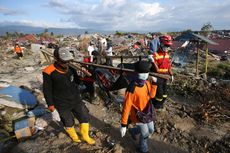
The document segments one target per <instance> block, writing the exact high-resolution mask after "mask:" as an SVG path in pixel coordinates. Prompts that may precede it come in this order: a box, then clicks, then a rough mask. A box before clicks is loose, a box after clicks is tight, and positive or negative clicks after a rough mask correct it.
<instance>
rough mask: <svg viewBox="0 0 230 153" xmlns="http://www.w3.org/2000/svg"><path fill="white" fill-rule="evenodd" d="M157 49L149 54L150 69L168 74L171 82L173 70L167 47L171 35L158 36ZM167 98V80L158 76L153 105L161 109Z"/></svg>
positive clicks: (170, 41) (169, 43)
mask: <svg viewBox="0 0 230 153" xmlns="http://www.w3.org/2000/svg"><path fill="white" fill-rule="evenodd" d="M159 42H160V44H159V46H158V50H157V51H156V52H154V53H153V54H152V55H150V56H149V59H150V61H151V62H152V71H154V72H157V73H160V74H168V75H170V76H171V82H173V80H174V77H173V72H172V69H171V63H170V55H169V53H168V50H169V47H170V46H171V45H172V37H171V36H169V35H163V36H160V37H159ZM166 99H167V80H166V79H162V78H158V80H157V93H156V97H155V99H154V100H153V105H154V107H155V108H156V109H162V108H163V105H164V102H165V100H166Z"/></svg>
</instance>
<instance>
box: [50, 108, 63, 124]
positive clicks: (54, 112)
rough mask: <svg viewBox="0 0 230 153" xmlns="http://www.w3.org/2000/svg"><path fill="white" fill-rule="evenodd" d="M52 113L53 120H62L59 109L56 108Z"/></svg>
mask: <svg viewBox="0 0 230 153" xmlns="http://www.w3.org/2000/svg"><path fill="white" fill-rule="evenodd" d="M51 114H52V120H53V121H58V122H60V121H61V118H60V116H59V113H58V111H57V110H56V109H55V110H54V111H53V112H52V113H51Z"/></svg>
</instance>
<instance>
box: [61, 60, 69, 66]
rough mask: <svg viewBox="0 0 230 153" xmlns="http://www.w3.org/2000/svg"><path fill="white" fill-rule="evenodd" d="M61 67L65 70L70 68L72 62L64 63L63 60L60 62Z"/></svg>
mask: <svg viewBox="0 0 230 153" xmlns="http://www.w3.org/2000/svg"><path fill="white" fill-rule="evenodd" d="M58 63H59V65H60V66H61V67H63V68H68V66H69V65H68V64H69V63H70V61H62V60H60V61H59V62H58Z"/></svg>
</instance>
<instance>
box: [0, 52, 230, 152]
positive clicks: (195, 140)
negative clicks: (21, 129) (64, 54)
mask: <svg viewBox="0 0 230 153" xmlns="http://www.w3.org/2000/svg"><path fill="white" fill-rule="evenodd" d="M1 59H2V60H1V61H0V73H1V75H0V80H1V81H2V82H8V83H10V84H11V85H15V86H22V85H23V86H26V87H28V88H29V89H31V90H33V91H36V92H37V93H38V94H37V95H39V96H38V100H39V103H40V104H44V101H43V100H42V96H41V94H40V93H39V91H41V85H42V75H41V73H42V69H43V68H44V65H41V64H40V63H39V56H38V55H34V54H32V53H26V56H25V57H24V59H23V60H18V59H17V58H16V57H15V55H13V54H12V53H10V52H9V53H7V54H5V55H4V57H1ZM177 81H180V78H179V76H178V78H176V81H175V82H177ZM228 87H229V86H228ZM209 88H210V90H211V89H212V87H208V89H209ZM213 89H214V88H213ZM215 89H219V88H215ZM228 91H230V90H228ZM123 92H124V91H118V93H119V94H120V95H122V93H123ZM215 92H218V91H217V90H216V91H215V90H214V92H212V93H213V94H215ZM99 95H100V94H99ZM114 95H117V93H115V94H114ZM202 96H203V95H202V94H200V95H198V94H197V93H194V95H190V96H187V95H185V94H180V93H177V92H176V91H174V89H173V88H171V90H170V95H169V99H168V100H167V103H166V106H165V110H163V111H161V112H157V117H158V118H157V122H156V124H155V132H154V134H153V135H152V136H151V138H150V139H149V142H148V144H149V147H150V152H151V153H153V152H156V153H191V152H192V153H201V152H206V153H208V152H209V153H227V152H230V133H229V131H230V120H229V116H230V113H229V111H230V110H229V105H230V104H229V101H226V100H225V101H223V102H220V101H218V102H216V101H213V102H212V103H211V102H210V105H211V104H213V103H214V104H213V105H211V107H212V106H215V107H218V108H219V107H220V106H221V109H218V110H219V111H221V113H220V112H216V114H219V115H220V116H217V117H216V116H213V114H212V116H211V115H210V117H209V116H208V115H207V114H209V110H210V109H209V108H208V107H206V106H208V104H207V103H202V101H201V100H200V99H201V98H202ZM218 96H220V95H218ZM222 96H223V95H222ZM227 100H229V99H227ZM84 102H85V103H86V106H87V108H88V109H89V113H90V118H91V120H90V124H91V129H90V130H91V132H90V135H91V136H92V137H93V138H94V139H95V140H96V145H94V146H91V145H87V144H86V143H84V142H83V143H79V144H76V143H73V142H71V139H70V138H69V137H68V136H67V135H66V133H65V132H64V130H63V126H62V125H61V123H57V122H51V123H50V124H49V125H48V127H46V129H45V130H43V131H38V132H37V133H36V134H34V135H33V136H32V137H31V138H29V139H26V140H24V141H19V142H18V141H17V140H16V139H15V138H13V139H11V140H9V141H6V142H5V144H4V145H2V146H3V149H2V150H1V151H2V152H3V153H59V152H60V153H61V152H65V153H135V152H136V149H137V144H138V142H137V141H135V140H133V139H132V138H131V136H130V135H129V133H127V134H126V135H125V137H123V138H121V137H120V132H119V126H120V116H121V115H120V111H121V105H120V104H119V103H117V102H115V101H114V103H112V104H110V105H108V106H105V103H104V102H103V100H102V98H101V97H99V96H98V102H97V103H96V104H91V103H89V102H87V101H86V100H85V101H84ZM216 103H218V104H216ZM202 108H205V110H204V109H202ZM207 112H208V113H207ZM205 113H207V114H205ZM210 114H211V113H210ZM208 117H209V118H208ZM130 126H132V125H130ZM75 128H76V130H77V132H79V124H78V122H77V121H76V125H75Z"/></svg>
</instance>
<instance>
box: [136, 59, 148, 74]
mask: <svg viewBox="0 0 230 153" xmlns="http://www.w3.org/2000/svg"><path fill="white" fill-rule="evenodd" d="M150 66H151V65H150V63H149V62H148V61H138V62H136V63H135V64H134V67H135V71H136V72H137V73H148V72H149V71H150Z"/></svg>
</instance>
